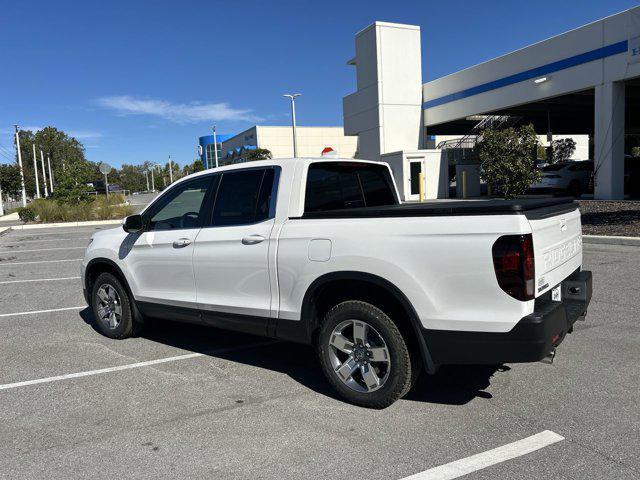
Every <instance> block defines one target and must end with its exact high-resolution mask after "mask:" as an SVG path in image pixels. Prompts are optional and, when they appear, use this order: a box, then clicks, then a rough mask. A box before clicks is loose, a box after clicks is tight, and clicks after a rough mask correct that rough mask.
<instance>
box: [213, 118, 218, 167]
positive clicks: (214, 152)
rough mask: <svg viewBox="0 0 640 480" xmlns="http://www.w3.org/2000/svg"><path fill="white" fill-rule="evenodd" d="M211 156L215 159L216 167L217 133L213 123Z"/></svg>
mask: <svg viewBox="0 0 640 480" xmlns="http://www.w3.org/2000/svg"><path fill="white" fill-rule="evenodd" d="M213 156H214V158H215V159H216V168H218V135H217V134H216V126H215V125H214V126H213Z"/></svg>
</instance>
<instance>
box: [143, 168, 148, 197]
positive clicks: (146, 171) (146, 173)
mask: <svg viewBox="0 0 640 480" xmlns="http://www.w3.org/2000/svg"><path fill="white" fill-rule="evenodd" d="M144 178H145V179H146V180H147V192H148V191H149V170H145V171H144Z"/></svg>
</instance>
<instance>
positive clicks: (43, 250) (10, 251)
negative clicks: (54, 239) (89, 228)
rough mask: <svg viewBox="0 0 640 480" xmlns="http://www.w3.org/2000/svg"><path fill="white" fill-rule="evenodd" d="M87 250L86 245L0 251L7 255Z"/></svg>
mask: <svg viewBox="0 0 640 480" xmlns="http://www.w3.org/2000/svg"><path fill="white" fill-rule="evenodd" d="M86 248H87V247H86V245H85V246H84V247H54V248H36V249H31V250H22V249H20V248H16V249H14V250H0V254H2V255H6V254H8V253H34V252H53V251H54V250H84V249H86Z"/></svg>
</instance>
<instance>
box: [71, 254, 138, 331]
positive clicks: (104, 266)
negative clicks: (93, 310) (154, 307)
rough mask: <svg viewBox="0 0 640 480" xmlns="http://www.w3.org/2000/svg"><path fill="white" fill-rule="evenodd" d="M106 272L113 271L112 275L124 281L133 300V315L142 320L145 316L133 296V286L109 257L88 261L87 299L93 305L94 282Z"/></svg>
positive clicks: (85, 286) (85, 284) (124, 285)
mask: <svg viewBox="0 0 640 480" xmlns="http://www.w3.org/2000/svg"><path fill="white" fill-rule="evenodd" d="M105 272H107V273H111V274H112V275H114V276H116V277H117V278H118V280H120V283H122V286H123V287H124V288H125V290H126V291H127V294H128V295H129V299H130V300H131V302H130V303H131V308H132V310H133V315H134V318H135V320H136V321H138V322H142V321H143V316H142V313H141V312H140V310H139V309H138V305H137V304H136V299H135V297H134V296H133V292H132V291H131V287H130V286H129V282H128V281H127V277H126V276H125V274H124V272H123V271H122V269H121V268H120V267H119V266H118V264H117V263H116V262H114V261H113V260H110V259H108V258H102V257H100V258H94V259H92V260H90V261H89V263H87V267H86V269H85V276H84V285H83V287H84V290H85V292H86V297H87V298H86V300H87V303H88V304H89V306H91V305H92V302H91V292H92V291H93V284H94V283H95V280H96V279H97V278H98V276H99V275H100V274H101V273H105Z"/></svg>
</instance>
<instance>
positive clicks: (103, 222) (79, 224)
mask: <svg viewBox="0 0 640 480" xmlns="http://www.w3.org/2000/svg"><path fill="white" fill-rule="evenodd" d="M91 225H122V219H120V220H91V221H89V222H59V223H34V224H30V225H16V226H13V227H8V228H11V229H13V230H32V229H37V228H58V227H88V226H91Z"/></svg>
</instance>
